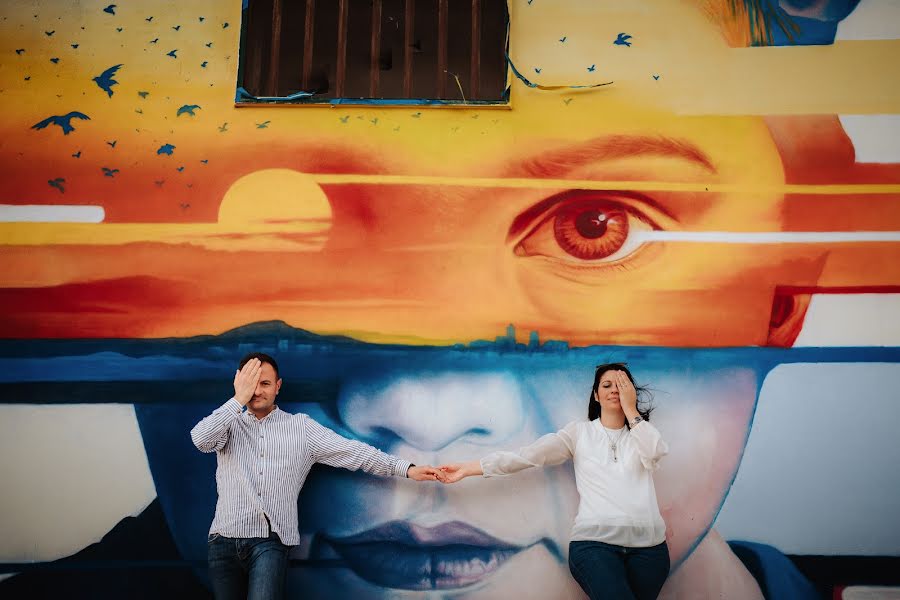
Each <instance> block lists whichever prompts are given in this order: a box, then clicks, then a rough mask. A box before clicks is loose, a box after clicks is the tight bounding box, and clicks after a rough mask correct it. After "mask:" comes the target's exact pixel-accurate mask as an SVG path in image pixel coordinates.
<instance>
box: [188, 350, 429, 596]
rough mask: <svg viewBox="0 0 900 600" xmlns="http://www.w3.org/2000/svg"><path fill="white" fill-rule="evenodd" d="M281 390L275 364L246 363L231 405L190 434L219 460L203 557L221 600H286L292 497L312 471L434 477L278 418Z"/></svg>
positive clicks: (258, 359) (299, 421)
mask: <svg viewBox="0 0 900 600" xmlns="http://www.w3.org/2000/svg"><path fill="white" fill-rule="evenodd" d="M281 384H282V380H281V378H280V377H279V375H278V364H277V363H276V362H275V359H273V358H272V357H271V356H268V355H266V354H262V353H260V352H256V353H252V354H249V355H247V356H246V357H244V358H243V359H242V360H241V362H240V365H239V367H238V370H237V372H236V373H235V376H234V397H233V398H230V399H229V400H228V401H227V402H226V403H225V404H223V405H222V406H220V407H219V408H217V409H216V410H214V411H213V412H212V414H210V415H209V416H208V417H206V418H204V419H203V420H202V421H200V422H199V423H197V425H196V426H195V427H194V428H193V429H192V430H191V439H192V440H193V442H194V445H195V446H197V448H198V449H199V450H200V451H201V452H216V457H217V460H218V468H217V470H216V486H217V488H218V493H219V498H218V501H217V503H216V514H215V517H214V518H213V522H212V526H211V527H210V530H209V540H208V557H209V575H210V579H211V581H212V587H213V593H214V594H215V597H216V598H217V599H220V600H221V599H225V598H228V599H230V598H247V597H250V598H254V599H256V598H281V597H283V596H284V589H285V579H286V575H287V561H288V552H289V550H290V547H291V546H295V545H297V544H298V543H299V532H298V527H297V496H298V494H299V493H300V490H301V488H302V487H303V483H304V481H305V480H306V476H307V475H308V474H309V470H310V468H311V467H312V466H313V464H315V463H317V462H321V463H324V464H327V465H331V466H333V467H343V468H345V469H350V470H354V471H355V470H358V469H362V470H363V471H365V472H367V473H371V474H373V475H381V476H386V477H387V476H395V477H409V478H410V479H415V480H416V481H427V480H435V479H437V476H438V472H437V470H436V469H434V468H433V467H430V466H425V467H417V466H415V465H413V464H411V463H410V462H409V461H406V460H403V459H401V458H398V457H396V456H392V455H390V454H385V453H384V452H381V451H380V450H378V449H377V448H374V447H372V446H369V445H367V444H363V443H362V442H358V441H355V440H349V439H347V438H344V437H341V436H340V435H338V434H336V433H335V432H333V431H332V430H330V429H328V428H326V427H323V426H321V425H319V424H318V423H317V422H316V421H314V420H313V419H311V418H310V417H309V416H308V415H306V414H302V413H301V414H295V415H294V414H289V413H286V412H284V411H283V410H280V409H279V408H278V406H276V404H275V398H276V397H277V396H278V392H279V391H280V390H281ZM244 407H246V410H244Z"/></svg>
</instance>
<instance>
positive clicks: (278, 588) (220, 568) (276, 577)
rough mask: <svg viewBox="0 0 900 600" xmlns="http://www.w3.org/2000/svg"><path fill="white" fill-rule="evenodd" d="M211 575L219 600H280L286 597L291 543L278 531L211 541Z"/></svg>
mask: <svg viewBox="0 0 900 600" xmlns="http://www.w3.org/2000/svg"><path fill="white" fill-rule="evenodd" d="M207 546H208V548H207V549H208V558H209V578H210V581H211V582H212V590H213V595H214V596H215V597H216V600H238V599H240V600H276V599H277V600H280V599H281V598H284V589H285V580H286V579H287V565H288V552H289V551H290V547H289V546H285V545H284V544H282V543H281V539H279V537H278V534H276V533H272V534H271V535H269V537H268V538H228V537H223V536H220V535H217V534H213V535H210V536H209V540H208V544H207Z"/></svg>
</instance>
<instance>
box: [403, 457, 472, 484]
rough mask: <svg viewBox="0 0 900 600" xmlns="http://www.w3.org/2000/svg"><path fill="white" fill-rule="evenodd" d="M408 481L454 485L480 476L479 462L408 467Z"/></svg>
mask: <svg viewBox="0 0 900 600" xmlns="http://www.w3.org/2000/svg"><path fill="white" fill-rule="evenodd" d="M406 473H407V475H409V478H410V479H415V480H416V481H440V482H441V483H456V482H457V481H459V480H460V479H464V478H466V477H470V476H472V475H481V474H482V471H481V461H478V460H473V461H472V462H467V463H453V464H449V465H443V466H441V467H432V466H430V465H425V466H422V467H410V468H409V470H408V471H407V472H406Z"/></svg>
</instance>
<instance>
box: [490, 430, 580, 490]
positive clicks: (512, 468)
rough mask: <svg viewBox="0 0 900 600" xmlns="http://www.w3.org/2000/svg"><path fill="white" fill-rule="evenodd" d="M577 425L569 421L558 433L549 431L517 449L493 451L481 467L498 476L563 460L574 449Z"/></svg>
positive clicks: (571, 454) (554, 463)
mask: <svg viewBox="0 0 900 600" xmlns="http://www.w3.org/2000/svg"><path fill="white" fill-rule="evenodd" d="M576 427H577V423H576V422H572V423H569V424H568V425H566V426H565V427H564V428H562V429H560V430H559V431H557V432H556V433H548V434H547V435H545V436H542V437H540V438H538V439H537V440H535V441H534V442H532V443H531V444H529V445H527V446H524V447H522V448H519V449H518V450H517V451H515V452H502V451H501V452H492V453H490V454H488V455H487V456H485V457H484V458H482V459H481V470H482V472H483V473H484V476H485V477H499V476H503V475H512V474H513V473H518V472H519V471H522V470H525V469H529V468H531V467H543V466H549V465H558V464H561V463H564V462H566V461H567V460H569V459H571V458H572V456H573V454H574V452H575V441H576V438H577V435H576Z"/></svg>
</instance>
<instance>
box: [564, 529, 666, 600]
mask: <svg viewBox="0 0 900 600" xmlns="http://www.w3.org/2000/svg"><path fill="white" fill-rule="evenodd" d="M569 570H570V571H572V575H573V576H574V577H575V581H577V582H578V585H580V586H581V589H583V590H584V592H585V593H586V594H587V595H588V597H589V598H590V599H591V600H599V599H600V598H604V599H610V600H654V599H655V598H656V597H657V596H658V595H659V591H660V590H661V589H662V586H663V584H664V583H665V582H666V577H668V575H669V547H668V546H667V545H666V543H665V542H663V543H662V544H659V545H658V546H651V547H650V548H626V547H624V546H615V545H613V544H604V543H603V542H592V541H578V542H569Z"/></svg>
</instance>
